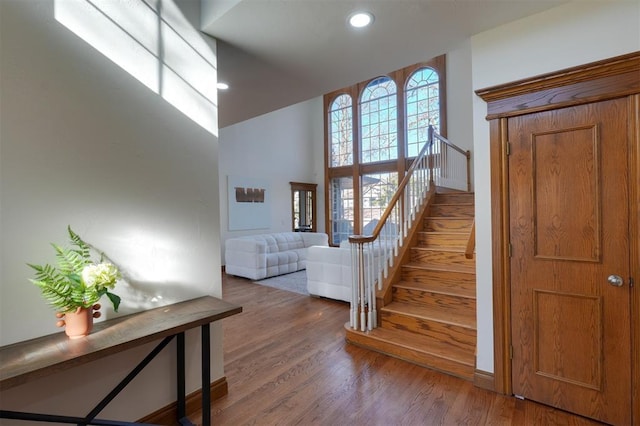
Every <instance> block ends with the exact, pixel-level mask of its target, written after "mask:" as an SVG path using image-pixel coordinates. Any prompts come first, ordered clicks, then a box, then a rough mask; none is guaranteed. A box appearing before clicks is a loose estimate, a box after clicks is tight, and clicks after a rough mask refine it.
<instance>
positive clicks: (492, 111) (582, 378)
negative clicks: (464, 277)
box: [476, 52, 640, 424]
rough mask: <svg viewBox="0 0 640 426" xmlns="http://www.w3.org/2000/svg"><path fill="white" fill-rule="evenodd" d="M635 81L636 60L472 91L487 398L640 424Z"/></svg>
mask: <svg viewBox="0 0 640 426" xmlns="http://www.w3.org/2000/svg"><path fill="white" fill-rule="evenodd" d="M639 73H640V53H639V52H636V53H633V54H629V55H624V56H620V57H616V58H612V59H609V60H605V61H599V62H596V63H592V64H586V65H584V66H581V67H576V68H571V69H567V70H562V71H559V72H557V73H551V74H547V75H543V76H537V77H535V78H532V79H528V80H522V81H518V82H514V83H510V84H506V85H502V86H497V87H493V88H488V89H483V90H479V91H477V92H476V93H477V94H478V95H479V96H480V97H482V98H483V99H484V100H485V101H486V102H487V107H488V116H487V119H488V120H489V121H490V126H491V168H492V172H491V173H492V232H493V271H494V276H493V290H494V294H493V300H494V304H493V306H494V349H495V357H494V359H495V371H494V389H495V390H496V391H498V392H502V393H505V394H514V395H519V396H522V397H524V398H529V399H532V400H536V401H540V402H543V403H545V404H548V405H552V406H555V407H558V408H561V409H565V410H568V411H571V412H574V413H578V414H582V415H585V416H588V417H591V418H595V419H599V420H602V421H605V422H609V423H613V424H633V422H634V421H635V422H637V421H638V419H640V409H639V407H638V406H639V402H640V398H639V393H638V389H637V388H638V385H639V384H640V374H639V370H640V360H639V354H640V345H639V344H638V341H639V340H640V324H639V323H638V321H637V318H638V317H639V314H640V309H639V307H640V296H639V295H638V291H637V289H636V287H634V286H633V284H634V278H635V279H636V280H637V278H638V274H639V273H640V255H639V253H640V242H639V233H638V228H639V227H640V195H639V191H638V186H639V185H640V164H639V163H640V154H639V152H640V118H639V116H640V107H639V106H640V95H639V94H640V79H638V75H639ZM634 318H635V319H636V320H632V319H634Z"/></svg>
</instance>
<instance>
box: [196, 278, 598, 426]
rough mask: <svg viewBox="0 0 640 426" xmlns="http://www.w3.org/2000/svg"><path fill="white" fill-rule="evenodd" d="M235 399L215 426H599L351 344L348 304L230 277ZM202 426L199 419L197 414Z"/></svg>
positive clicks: (230, 367) (229, 346)
mask: <svg viewBox="0 0 640 426" xmlns="http://www.w3.org/2000/svg"><path fill="white" fill-rule="evenodd" d="M222 290H223V299H224V300H227V301H229V302H231V303H234V304H237V305H241V306H242V307H243V312H242V313H241V314H239V315H235V316H233V317H230V318H226V319H225V320H223V321H222V327H223V333H224V338H223V344H224V359H225V376H226V378H227V381H228V383H229V394H228V395H227V396H225V397H223V398H221V399H219V400H217V401H216V402H215V403H214V404H213V405H212V410H211V414H212V422H213V424H216V425H223V426H224V425H229V426H236V425H305V426H306V425H320V426H324V425H326V426H342V425H345V426H347V425H363V426H364V425H367V426H369V425H373V426H376V425H379V426H390V425H407V426H414V425H416V426H418V425H420V426H430V425H458V424H461V425H547V424H555V425H576V426H587V425H597V424H598V423H596V422H592V421H590V420H588V419H585V418H582V417H579V416H574V415H571V414H569V413H565V412H562V411H560V410H555V409H553V408H550V407H547V406H544V405H540V404H536V403H534V402H531V401H520V400H517V399H515V398H513V397H507V396H503V395H499V394H496V393H493V392H490V391H486V390H483V389H480V388H476V387H475V386H473V383H471V382H468V381H465V380H461V379H457V378H455V377H452V376H448V375H445V374H441V373H438V372H435V371H432V370H428V369H426V368H423V367H419V366H417V365H413V364H410V363H407V362H404V361H402V360H399V359H396V358H391V357H388V356H385V355H382V354H378V353H375V352H371V351H368V350H365V349H362V348H360V347H357V346H354V345H350V344H347V343H346V342H345V335H344V324H345V323H346V322H347V321H348V318H349V307H348V304H346V303H344V302H338V301H332V300H327V299H319V298H313V297H309V296H305V295H300V294H296V293H290V292H287V291H282V290H277V289H274V288H270V287H266V286H261V285H258V284H254V283H252V282H251V281H249V280H245V279H241V278H236V277H231V276H227V275H223V288H222ZM191 420H192V421H194V422H195V423H196V424H197V423H198V422H199V421H200V414H199V413H196V414H195V415H194V416H191Z"/></svg>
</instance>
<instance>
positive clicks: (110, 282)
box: [82, 263, 120, 290]
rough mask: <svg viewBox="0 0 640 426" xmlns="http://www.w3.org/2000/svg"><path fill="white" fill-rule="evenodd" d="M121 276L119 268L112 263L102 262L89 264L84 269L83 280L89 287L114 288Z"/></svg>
mask: <svg viewBox="0 0 640 426" xmlns="http://www.w3.org/2000/svg"><path fill="white" fill-rule="evenodd" d="M119 278H120V272H118V268H116V267H115V265H113V264H111V263H100V264H98V265H94V264H91V265H87V266H85V267H84V269H83V270H82V281H83V282H84V284H85V285H86V286H87V287H94V286H95V287H96V289H98V290H99V289H101V288H103V287H107V288H113V287H114V286H115V285H116V281H118V279H119Z"/></svg>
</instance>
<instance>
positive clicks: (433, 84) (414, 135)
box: [405, 67, 440, 157]
mask: <svg viewBox="0 0 640 426" xmlns="http://www.w3.org/2000/svg"><path fill="white" fill-rule="evenodd" d="M405 111H406V124H405V126H406V127H405V128H406V133H405V134H406V146H407V157H415V156H416V155H418V153H419V152H420V149H422V147H423V146H424V144H425V142H426V141H427V138H428V130H429V125H433V126H434V128H435V130H436V131H437V132H438V133H439V132H440V79H439V76H438V73H437V72H436V70H434V69H433V68H429V67H425V68H420V69H418V70H417V71H415V72H414V73H413V74H411V75H410V76H409V78H408V79H407V83H406V88H405Z"/></svg>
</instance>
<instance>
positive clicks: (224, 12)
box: [202, 0, 567, 128]
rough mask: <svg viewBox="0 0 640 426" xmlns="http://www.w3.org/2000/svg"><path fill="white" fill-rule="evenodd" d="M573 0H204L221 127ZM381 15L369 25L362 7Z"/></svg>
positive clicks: (448, 48) (424, 56)
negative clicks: (357, 14)
mask: <svg viewBox="0 0 640 426" xmlns="http://www.w3.org/2000/svg"><path fill="white" fill-rule="evenodd" d="M566 2H567V0H363V1H348V0H202V30H203V31H204V32H205V33H208V34H210V35H211V36H213V37H215V38H216V39H217V40H218V79H219V81H225V82H228V83H229V85H230V86H231V87H230V89H229V90H227V91H220V92H219V111H218V114H219V115H218V119H219V126H220V127H221V128H222V127H226V126H229V125H231V124H235V123H238V122H240V121H244V120H247V119H249V118H252V117H256V116H258V115H261V114H264V113H267V112H271V111H274V110H276V109H279V108H283V107H285V106H288V105H292V104H294V103H297V102H301V101H304V100H308V99H311V98H314V97H317V96H320V95H323V94H324V93H327V92H330V91H332V90H336V89H339V88H342V87H345V86H349V85H351V84H353V83H357V82H359V81H363V80H366V79H368V78H371V77H375V76H377V75H380V74H384V73H387V72H390V71H394V70H397V69H400V68H402V67H405V66H408V65H412V64H415V63H417V62H421V61H424V60H427V59H430V58H432V57H434V56H437V55H440V54H443V53H446V52H447V51H451V50H453V49H455V48H456V47H457V46H459V45H460V43H462V42H464V41H465V40H467V39H468V38H469V37H470V36H472V35H474V34H477V33H480V32H482V31H486V30H488V29H491V28H494V27H496V26H499V25H502V24H504V23H507V22H510V21H514V20H516V19H519V18H522V17H525V16H528V15H531V14H534V13H538V12H541V11H543V10H545V9H549V8H551V7H554V6H557V5H559V4H562V3H566ZM360 10H365V11H368V12H371V13H373V15H374V16H375V21H374V23H373V25H372V26H370V27H368V28H364V29H352V28H349V27H348V26H347V17H348V16H349V15H350V14H351V13H352V12H354V11H360Z"/></svg>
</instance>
